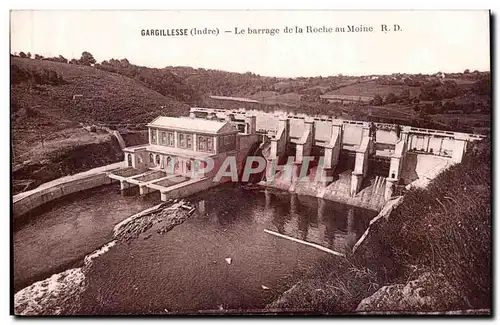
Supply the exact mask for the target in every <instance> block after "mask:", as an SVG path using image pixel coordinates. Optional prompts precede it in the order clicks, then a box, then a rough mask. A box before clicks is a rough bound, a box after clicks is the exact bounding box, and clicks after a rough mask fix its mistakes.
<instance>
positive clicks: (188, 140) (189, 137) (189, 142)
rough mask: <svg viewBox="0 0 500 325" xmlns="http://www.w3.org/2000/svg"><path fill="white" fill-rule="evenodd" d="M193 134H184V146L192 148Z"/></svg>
mask: <svg viewBox="0 0 500 325" xmlns="http://www.w3.org/2000/svg"><path fill="white" fill-rule="evenodd" d="M192 138H193V136H192V135H191V134H186V147H187V148H188V149H193V139H192Z"/></svg>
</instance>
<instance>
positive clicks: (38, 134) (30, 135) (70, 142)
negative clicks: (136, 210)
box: [11, 57, 189, 184]
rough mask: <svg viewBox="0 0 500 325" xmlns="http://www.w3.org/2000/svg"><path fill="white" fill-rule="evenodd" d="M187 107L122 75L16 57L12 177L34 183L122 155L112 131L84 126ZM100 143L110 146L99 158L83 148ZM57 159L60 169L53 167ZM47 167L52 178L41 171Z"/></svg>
mask: <svg viewBox="0 0 500 325" xmlns="http://www.w3.org/2000/svg"><path fill="white" fill-rule="evenodd" d="M52 77H53V78H52ZM188 111H189V106H188V105H186V104H184V103H181V102H179V101H177V100H175V99H173V98H170V97H166V96H163V95H161V94H159V93H158V92H156V91H154V90H151V89H149V88H147V87H146V86H145V85H144V84H142V83H141V82H139V81H136V80H132V79H129V78H127V77H124V76H122V75H119V74H115V73H110V72H106V71H102V70H98V69H96V68H93V67H87V66H81V65H75V64H67V63H59V62H51V61H44V60H31V59H23V58H17V57H12V58H11V122H12V149H13V161H12V163H13V168H14V169H15V173H14V181H21V182H29V181H30V179H31V180H33V179H34V180H35V184H36V183H39V182H41V181H48V180H50V179H51V178H52V179H53V178H57V177H61V176H64V175H66V174H67V173H72V172H78V171H81V170H85V169H88V168H92V167H95V166H97V165H101V164H103V163H110V162H114V161H116V160H117V159H121V158H120V154H121V153H120V150H119V149H118V152H117V150H116V148H115V147H116V146H115V144H113V143H112V139H111V138H110V137H109V135H108V134H102V132H88V131H86V130H85V129H83V128H82V126H84V125H92V124H94V123H97V122H102V123H106V124H108V125H113V124H116V123H121V124H136V123H141V124H143V123H147V122H149V121H150V120H152V119H153V118H154V117H156V116H158V115H160V114H163V115H185V114H187V113H188ZM97 143H104V144H103V145H105V146H107V148H111V149H106V150H105V151H102V150H101V152H100V154H99V155H100V159H96V157H98V156H99V155H98V156H96V155H95V154H93V151H92V152H91V151H89V152H88V153H89V154H88V155H86V154H85V152H86V151H85V150H86V149H85V150H84V148H88V149H89V150H91V149H90V146H91V145H93V144H97ZM89 145H90V146H89ZM75 154H76V156H75ZM64 157H73V158H71V159H70V158H68V159H69V160H72V161H73V162H72V161H69V160H68V159H66V160H65V158H64ZM78 157H79V158H78ZM78 160H80V161H78ZM82 160H83V161H82ZM85 160H89V161H85ZM54 163H56V164H57V165H58V166H59V167H54V166H52V165H53V164H54ZM61 164H62V165H61ZM75 164H76V165H75ZM63 165H64V167H62V166H63ZM77 165H78V166H81V168H76V167H75V166H77ZM72 167H75V168H74V170H73V169H72ZM47 168H48V170H50V172H47V173H46V174H48V175H50V176H47V175H44V173H45V172H37V171H43V170H47ZM36 175H39V176H36Z"/></svg>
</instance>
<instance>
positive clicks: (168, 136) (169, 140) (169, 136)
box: [167, 132, 174, 147]
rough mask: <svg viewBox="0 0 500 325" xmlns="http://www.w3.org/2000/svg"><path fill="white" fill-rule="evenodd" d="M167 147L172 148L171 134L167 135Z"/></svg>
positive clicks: (172, 138)
mask: <svg viewBox="0 0 500 325" xmlns="http://www.w3.org/2000/svg"><path fill="white" fill-rule="evenodd" d="M167 146H170V147H173V146H174V133H173V132H168V133H167Z"/></svg>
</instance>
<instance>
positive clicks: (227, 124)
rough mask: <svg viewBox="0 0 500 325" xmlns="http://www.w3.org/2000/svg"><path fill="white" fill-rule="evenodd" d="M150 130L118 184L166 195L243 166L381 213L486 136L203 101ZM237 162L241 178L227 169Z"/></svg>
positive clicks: (213, 181)
mask: <svg viewBox="0 0 500 325" xmlns="http://www.w3.org/2000/svg"><path fill="white" fill-rule="evenodd" d="M147 126H148V129H149V143H148V144H145V145H139V146H133V147H126V148H124V149H123V151H124V153H125V162H124V163H125V165H126V166H125V167H124V168H121V169H119V170H114V171H111V172H109V173H108V177H110V178H111V179H113V180H118V181H119V182H120V188H121V189H122V190H125V189H127V188H130V187H135V186H138V187H139V192H140V194H141V195H146V194H147V193H150V192H152V191H159V192H160V193H161V199H162V200H163V201H167V200H169V199H174V198H178V197H183V196H188V195H191V194H194V193H197V192H200V191H203V190H205V189H208V188H210V187H213V186H216V185H218V184H221V183H225V182H229V181H233V182H234V181H241V180H242V179H241V175H242V172H241V171H243V170H244V169H247V170H246V171H245V173H246V174H247V176H248V174H249V173H252V172H255V173H257V172H260V173H261V174H262V175H261V176H260V178H259V180H260V181H259V182H258V183H259V184H260V185H263V186H268V187H274V188H278V189H282V190H287V191H289V192H292V193H297V194H304V195H310V196H315V197H318V198H324V199H328V200H332V201H337V202H340V203H346V204H350V205H354V206H359V207H363V208H368V209H372V210H380V209H381V208H382V206H383V205H384V204H385V202H387V201H388V200H389V199H390V198H391V197H392V196H393V194H394V192H395V191H396V190H397V189H398V188H401V187H407V188H408V187H409V186H425V185H426V184H427V183H428V182H429V181H430V180H431V179H433V178H434V177H435V176H436V175H438V174H439V173H440V172H441V171H443V170H444V169H446V168H447V167H449V166H451V165H453V164H456V163H459V162H461V161H462V157H463V155H464V153H465V152H466V150H467V144H468V143H469V142H471V141H476V140H480V139H482V138H483V137H484V136H481V135H475V134H467V133H460V132H450V131H441V130H431V129H423V128H416V127H411V126H406V125H394V124H385V123H373V122H364V121H351V120H341V119H335V118H332V117H328V116H308V115H305V114H286V113H276V114H274V113H265V112H262V111H255V110H245V109H234V110H231V109H215V108H199V107H193V108H191V110H190V114H189V117H163V116H160V117H158V118H157V119H155V120H154V121H152V122H151V123H149V124H148V125H147ZM256 153H259V155H260V156H261V157H262V158H263V159H265V166H264V167H263V168H261V169H259V170H257V168H255V166H253V165H252V163H254V162H255V161H256V160H255V159H254V160H252V159H250V160H248V159H247V157H253V155H255V154H256ZM249 161H250V165H249ZM245 163H246V165H245ZM233 167H235V168H237V170H238V177H237V179H235V177H233V176H231V175H230V174H229V173H226V172H225V171H227V169H228V168H229V170H231V168H233ZM248 169H250V172H248ZM262 169H264V171H263V170H262ZM221 172H222V173H221ZM245 173H243V174H245ZM320 175H321V177H318V176H320Z"/></svg>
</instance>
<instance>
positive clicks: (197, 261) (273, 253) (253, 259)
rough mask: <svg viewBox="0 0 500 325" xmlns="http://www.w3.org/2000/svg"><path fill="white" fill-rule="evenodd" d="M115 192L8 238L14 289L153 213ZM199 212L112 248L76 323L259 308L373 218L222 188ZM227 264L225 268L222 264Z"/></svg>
mask: <svg viewBox="0 0 500 325" xmlns="http://www.w3.org/2000/svg"><path fill="white" fill-rule="evenodd" d="M158 199H159V198H158V196H156V195H154V194H153V196H148V197H147V198H146V199H143V198H139V197H138V196H123V195H121V194H120V193H119V190H118V187H116V186H112V187H109V186H107V187H104V188H99V189H96V190H92V191H89V192H86V194H85V196H84V197H77V198H72V199H71V200H69V202H68V201H67V200H65V201H63V202H60V203H58V204H56V206H54V207H53V208H52V209H49V210H48V211H44V212H43V213H42V214H40V215H39V216H38V217H37V218H36V219H35V220H34V221H33V222H31V223H29V224H27V225H25V226H23V227H22V228H21V229H19V230H17V231H16V232H15V234H14V254H15V256H14V257H15V258H14V261H15V265H14V270H15V272H14V273H15V274H14V276H15V283H17V284H18V285H20V284H23V285H26V284H29V283H28V282H29V281H30V280H31V281H32V280H33V279H35V278H36V276H37V275H38V276H39V274H40V273H42V272H50V271H53V270H55V269H57V268H58V267H59V268H61V267H63V266H66V267H67V266H68V263H69V262H72V261H75V260H76V259H78V258H80V259H81V258H82V257H83V256H84V255H85V254H87V253H90V252H91V251H92V250H93V249H95V248H97V247H100V246H102V245H103V244H104V243H106V242H107V241H109V240H110V239H111V232H112V228H113V226H114V225H115V224H116V223H118V222H119V221H121V220H123V219H125V218H126V217H128V216H129V215H131V214H134V213H136V212H138V211H140V210H143V209H145V208H147V207H150V206H152V205H154V204H156V203H158ZM189 201H190V204H191V205H194V206H195V207H196V208H197V209H196V211H195V213H194V214H193V215H192V216H191V217H190V219H188V220H186V221H185V222H184V223H183V224H181V225H178V226H176V227H175V228H174V229H173V230H171V231H170V232H168V233H167V234H164V235H159V234H157V233H155V232H152V234H153V235H152V236H151V237H149V238H148V239H136V240H134V241H132V242H131V243H130V244H121V245H117V246H115V247H113V248H112V249H111V250H110V251H109V252H107V253H106V254H104V255H103V256H101V257H99V258H97V259H96V260H94V264H93V267H92V268H91V270H90V272H89V274H87V277H88V284H89V285H88V288H87V289H86V291H85V292H84V293H83V297H82V301H83V302H84V303H83V304H82V310H81V312H82V313H85V314H143V313H147V314H150V313H165V312H166V311H169V312H190V311H193V312H194V311H198V310H222V309H224V310H228V309H230V310H255V309H260V308H264V307H265V305H266V304H268V303H270V302H272V301H273V300H274V299H275V298H276V297H277V296H279V294H281V293H282V292H283V291H285V290H286V289H288V288H289V287H291V286H292V285H293V284H295V283H296V282H297V281H298V280H300V279H301V277H303V276H304V275H306V274H308V273H309V272H311V271H313V269H314V268H315V267H316V266H317V265H318V263H320V262H321V261H322V260H324V259H327V258H332V255H330V254H328V253H326V252H323V251H320V250H318V249H316V248H313V247H309V246H306V245H303V244H300V243H296V242H292V241H290V240H287V239H283V238H279V237H276V236H273V235H271V234H268V233H265V232H264V229H269V230H272V231H276V232H280V233H283V234H286V235H289V236H292V237H295V238H298V239H302V240H306V241H309V242H314V243H317V244H320V245H322V246H325V247H329V248H331V249H333V250H336V251H343V250H344V249H345V247H346V245H349V244H350V245H352V243H353V242H354V241H355V240H356V239H357V238H359V237H360V236H361V235H362V233H363V232H364V230H365V229H366V227H367V225H368V223H369V220H370V219H371V218H372V217H373V216H374V215H375V214H376V213H375V212H373V211H368V210H363V209H359V208H354V207H349V206H346V205H342V204H337V203H333V202H330V201H325V200H322V199H317V198H313V197H305V196H297V195H291V194H290V193H287V192H279V191H274V190H265V189H263V188H245V187H235V186H231V185H227V186H226V185H225V186H219V187H216V188H212V189H210V190H208V191H206V192H203V193H200V194H197V195H195V196H193V197H191V198H189ZM226 258H231V263H230V264H228V263H227V262H226V260H225V259H226Z"/></svg>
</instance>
